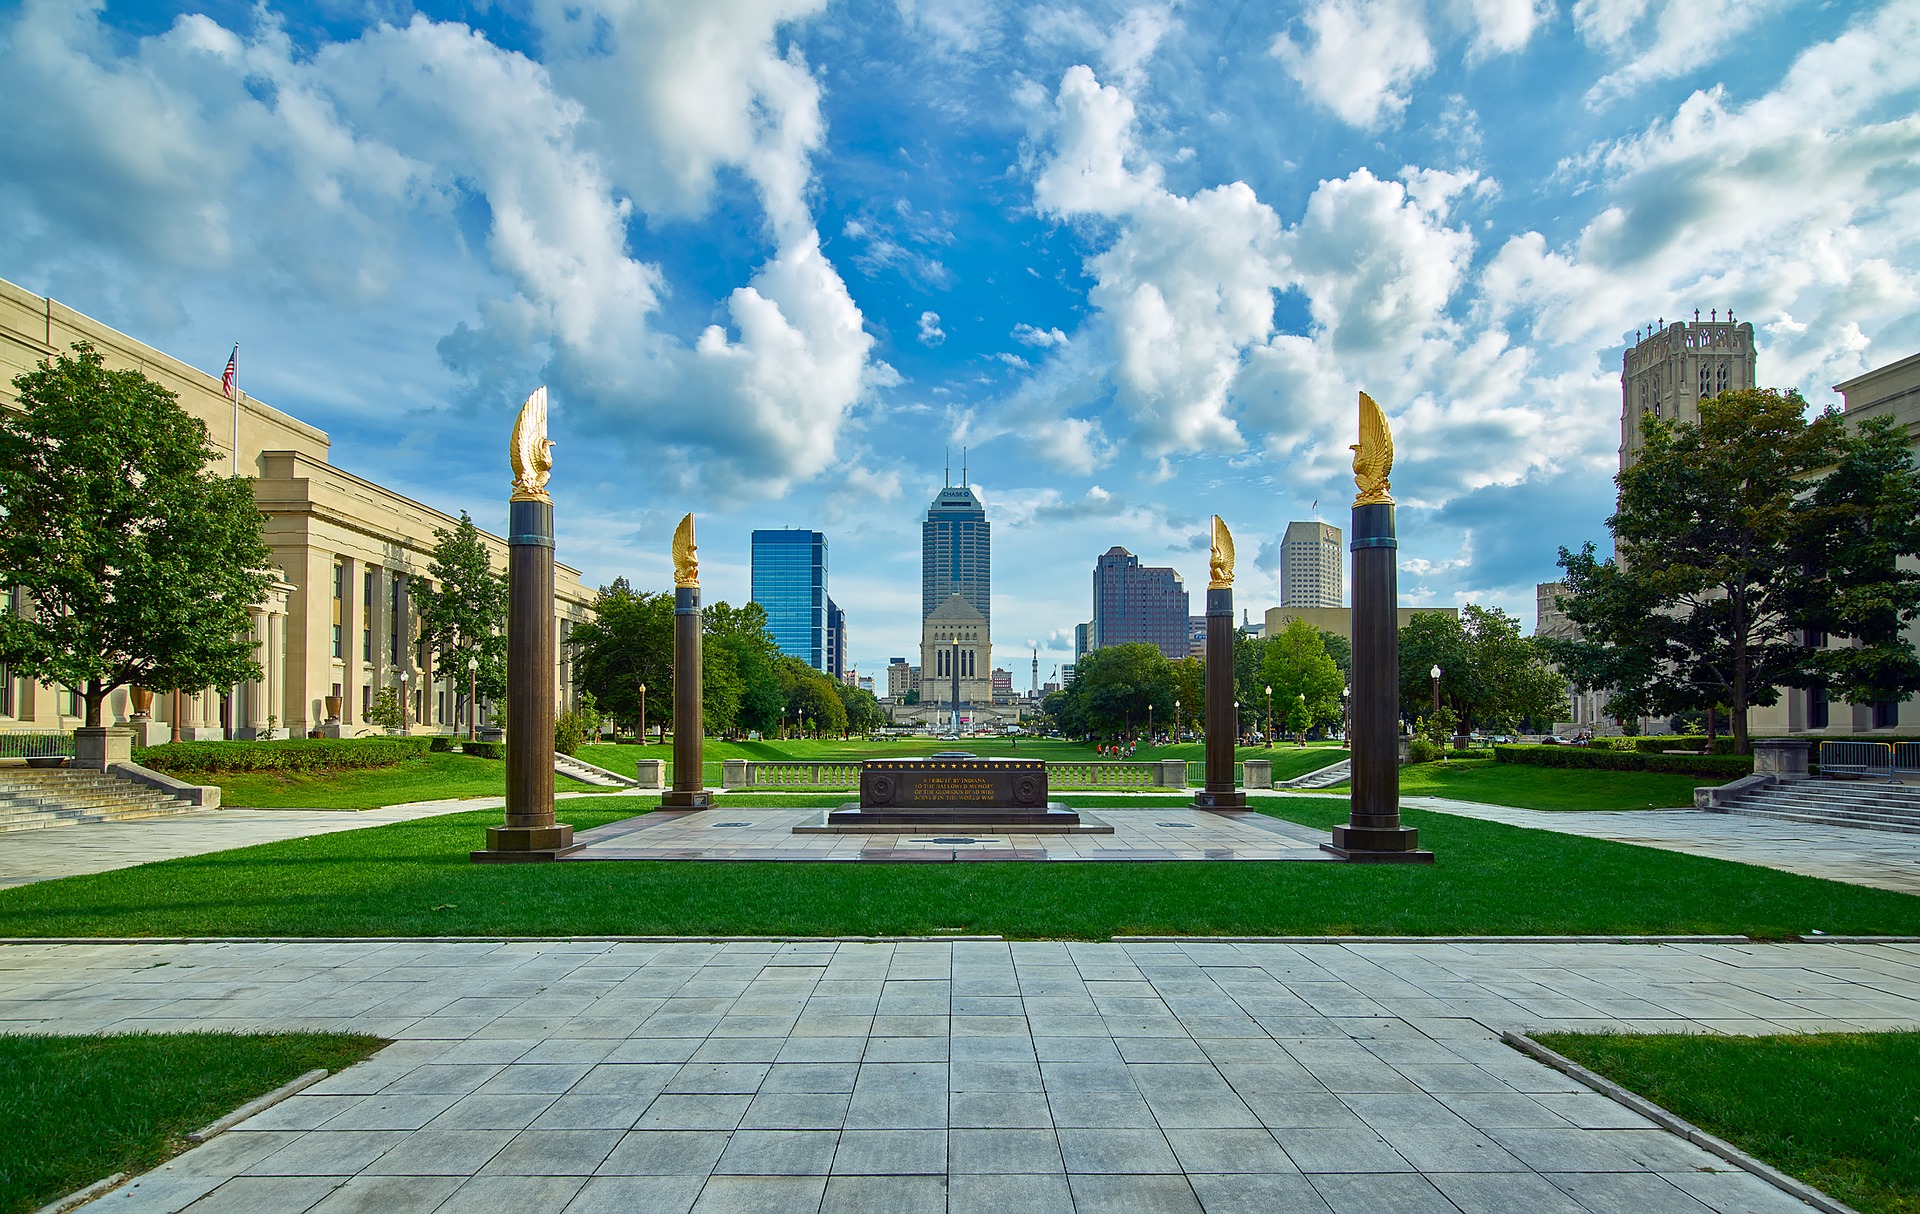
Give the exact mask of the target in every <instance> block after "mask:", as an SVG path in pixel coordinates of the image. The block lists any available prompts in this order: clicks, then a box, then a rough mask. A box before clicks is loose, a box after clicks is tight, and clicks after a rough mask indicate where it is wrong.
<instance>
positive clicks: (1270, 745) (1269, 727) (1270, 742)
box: [1267, 683, 1273, 750]
mask: <svg viewBox="0 0 1920 1214" xmlns="http://www.w3.org/2000/svg"><path fill="white" fill-rule="evenodd" d="M1267 749H1268V750H1272V749H1273V684H1272V683H1268V684H1267Z"/></svg>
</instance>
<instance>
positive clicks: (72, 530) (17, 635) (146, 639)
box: [0, 342, 273, 727]
mask: <svg viewBox="0 0 1920 1214" xmlns="http://www.w3.org/2000/svg"><path fill="white" fill-rule="evenodd" d="M13 386H14V389H15V391H16V392H17V394H18V401H19V406H20V407H19V411H18V412H15V411H12V410H0V584H11V585H14V586H18V587H20V588H22V589H24V590H25V591H26V592H27V593H28V594H29V595H30V596H31V599H32V603H33V610H32V612H31V613H30V614H18V615H16V614H11V613H8V614H0V663H5V664H6V665H8V666H10V667H12V668H13V671H14V673H15V674H18V675H21V676H24V677H26V678H29V679H38V680H41V681H44V682H49V683H60V684H63V685H65V686H67V687H71V688H73V689H75V690H77V691H79V692H80V694H81V695H82V696H83V697H84V699H85V701H86V722H87V725H88V726H89V727H98V726H99V725H100V722H101V714H100V707H101V705H102V703H104V702H105V700H106V698H107V696H108V695H109V694H111V693H112V692H113V690H114V689H115V688H117V687H121V686H123V685H126V684H129V683H133V684H138V685H140V686H144V687H152V688H194V687H213V686H226V685H229V684H233V683H238V682H242V681H244V680H248V679H257V678H259V677H260V674H261V670H260V664H259V662H258V660H257V655H256V653H255V649H256V646H255V644H254V641H253V637H252V635H251V629H250V628H249V625H248V609H249V608H251V607H253V606H254V605H255V604H256V603H258V602H259V601H260V600H261V598H262V597H263V596H264V595H265V594H266V590H267V586H268V585H269V584H270V583H271V582H272V580H273V575H272V574H271V573H270V572H269V571H268V562H269V561H270V560H271V559H272V553H271V552H270V551H269V550H268V548H267V546H266V543H265V542H264V540H263V539H262V538H261V521H260V511H259V509H258V508H257V507H256V506H255V505H254V500H253V491H252V481H250V480H247V479H244V478H240V477H233V478H227V477H222V476H219V475H216V474H214V473H211V472H209V471H208V469H209V467H210V466H212V465H213V464H214V463H215V461H216V460H217V459H219V457H220V453H219V452H218V451H216V450H215V449H214V448H213V445H212V443H211V442H210V441H209V439H208V436H207V428H206V426H205V425H204V424H203V423H201V422H200V421H199V420H198V419H197V418H194V417H191V416H189V415H188V414H187V412H186V411H185V410H184V409H182V408H180V405H179V403H178V401H177V399H176V398H175V396H174V394H173V393H172V392H169V391H167V390H166V389H165V388H163V387H161V386H160V385H159V384H156V383H154V382H153V381H152V380H150V379H148V378H147V377H146V376H144V375H142V374H140V373H139V372H138V371H109V370H107V368H106V364H105V360H104V359H102V358H101V356H100V355H99V354H98V353H97V352H95V350H94V349H93V347H92V346H91V345H89V344H87V343H85V342H78V343H76V344H75V345H74V346H73V354H72V355H71V356H68V355H66V354H60V355H56V357H55V360H54V361H53V362H52V363H48V362H47V361H45V360H44V359H43V360H41V361H40V362H39V363H38V364H37V365H36V367H35V369H34V370H32V371H29V372H26V373H25V374H22V375H19V376H16V377H15V378H14V381H13Z"/></svg>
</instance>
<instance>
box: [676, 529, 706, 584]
mask: <svg viewBox="0 0 1920 1214" xmlns="http://www.w3.org/2000/svg"><path fill="white" fill-rule="evenodd" d="M698 551H699V549H698V548H695V547H694V546H693V516H692V515H691V514H689V515H688V516H687V517H685V518H683V519H681V520H680V525H679V526H678V527H675V528H674V529H673V584H674V585H675V586H687V587H692V588H695V589H697V588H698V587H699V585H700V562H699V561H698V560H696V559H694V554H695V553H696V552H698Z"/></svg>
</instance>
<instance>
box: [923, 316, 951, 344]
mask: <svg viewBox="0 0 1920 1214" xmlns="http://www.w3.org/2000/svg"><path fill="white" fill-rule="evenodd" d="M945 340H947V331H946V330H945V329H942V328H941V327H940V313H938V312H922V313H920V344H921V345H925V346H937V345H939V344H940V343H941V342H943V341H945Z"/></svg>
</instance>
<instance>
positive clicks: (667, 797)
mask: <svg viewBox="0 0 1920 1214" xmlns="http://www.w3.org/2000/svg"><path fill="white" fill-rule="evenodd" d="M713 804H714V796H713V794H712V793H710V792H708V791H707V790H706V789H704V788H671V789H668V790H667V791H666V792H664V793H662V794H661V795H660V808H661V809H712V808H713Z"/></svg>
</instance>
